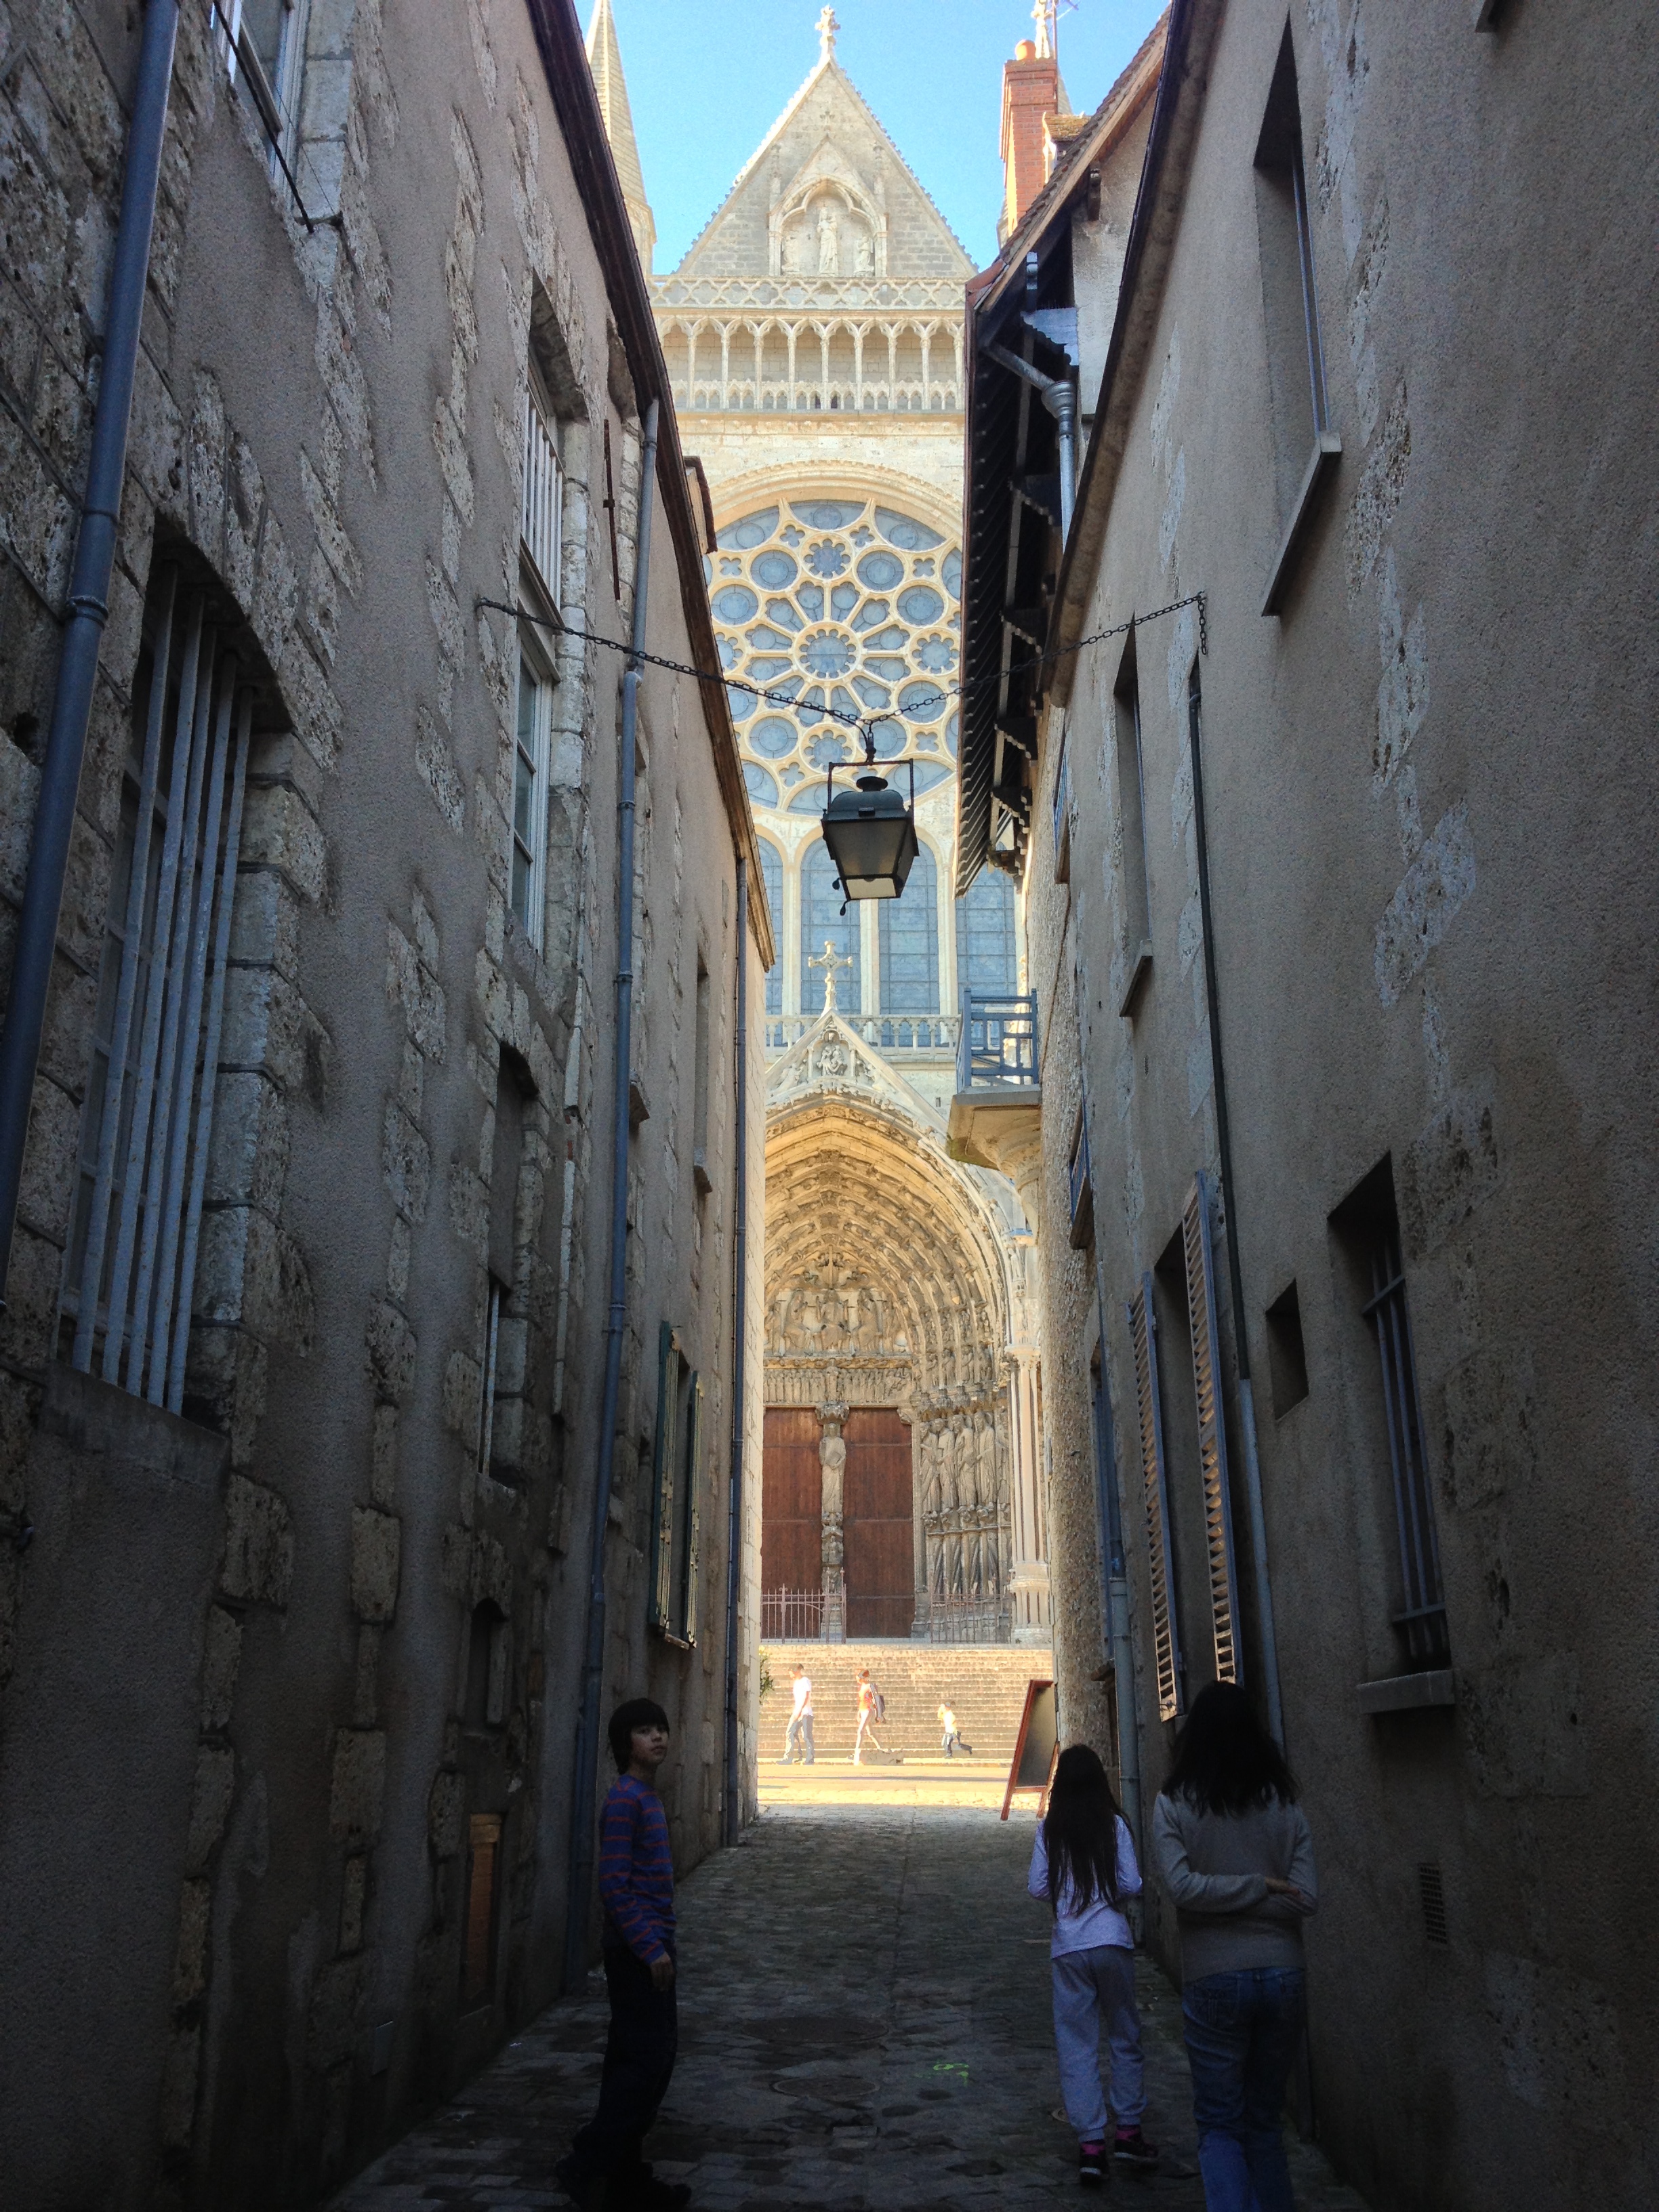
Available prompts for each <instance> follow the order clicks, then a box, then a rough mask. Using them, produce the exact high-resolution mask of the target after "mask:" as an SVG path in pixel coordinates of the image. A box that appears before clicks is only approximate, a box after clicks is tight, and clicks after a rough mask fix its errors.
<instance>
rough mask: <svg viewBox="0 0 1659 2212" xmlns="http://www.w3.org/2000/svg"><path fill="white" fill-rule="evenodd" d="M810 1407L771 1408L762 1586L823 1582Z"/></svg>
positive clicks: (764, 1455)
mask: <svg viewBox="0 0 1659 2212" xmlns="http://www.w3.org/2000/svg"><path fill="white" fill-rule="evenodd" d="M819 1433H820V1431H819V1427H818V1417H817V1413H815V1412H814V1411H813V1409H812V1407H811V1406H769V1407H767V1409H766V1427H765V1430H764V1431H763V1449H762V1452H761V1588H762V1589H763V1590H778V1589H792V1590H815V1589H819V1588H820V1587H821V1586H822V1583H823V1473H822V1468H821V1465H820V1462H819V1459H818V1436H819Z"/></svg>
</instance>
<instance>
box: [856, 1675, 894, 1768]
mask: <svg viewBox="0 0 1659 2212" xmlns="http://www.w3.org/2000/svg"><path fill="white" fill-rule="evenodd" d="M886 1717H887V1700H886V1699H885V1698H884V1697H883V1696H882V1694H881V1692H880V1691H879V1690H878V1688H877V1687H876V1686H875V1684H874V1683H873V1682H872V1680H870V1669H869V1668H867V1667H863V1668H860V1670H859V1732H858V1735H856V1736H855V1737H854V1741H853V1764H854V1766H856V1765H858V1764H859V1761H860V1753H862V1751H863V1749H864V1741H865V1738H866V1736H867V1737H868V1738H869V1739H870V1743H871V1747H872V1749H874V1750H876V1751H884V1750H885V1749H886V1746H885V1745H884V1743H883V1742H882V1741H881V1738H880V1737H879V1736H878V1735H877V1734H876V1723H878V1721H884V1720H885V1719H886Z"/></svg>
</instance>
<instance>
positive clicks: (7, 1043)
mask: <svg viewBox="0 0 1659 2212" xmlns="http://www.w3.org/2000/svg"><path fill="white" fill-rule="evenodd" d="M178 30H179V0H149V6H148V7H147V9H145V12H144V32H143V41H142V43H141V45H140V46H139V49H138V75H137V83H136V84H135V87H134V89H133V98H132V121H131V125H129V127H128V131H127V159H126V174H125V178H124V179H122V185H121V215H120V221H119V223H118V228H117V229H116V233H115V260H114V265H113V267H112V270H111V274H110V288H109V314H108V319H107V321H106V325H105V329H104V352H103V360H102V364H101V368H100V380H99V387H98V404H97V407H96V408H95V410H94V414H93V418H92V445H91V451H90V453H89V456H88V464H87V492H86V501H85V504H84V505H83V507H82V510H81V529H80V534H79V536H78V538H76V547H75V568H74V571H73V574H72V575H71V578H70V595H69V609H70V618H69V622H68V623H67V624H66V626H65V628H64V643H63V648H62V651H61V652H60V653H59V655H58V688H57V690H56V692H55V694H54V695H53V698H52V725H51V728H50V730H49V732H48V733H47V738H46V762H45V765H44V766H43V768H42V769H41V772H40V800H39V803H38V804H37V805H36V807H35V811H34V836H33V843H32V845H31V847H30V851H29V872H28V879H27V883H26V884H25V886H24V890H23V909H22V912H21V915H19V916H18V921H17V942H16V949H15V952H14V954H13V956H12V969H11V992H10V997H9V1001H8V1004H7V1007H6V1024H5V1030H4V1032H3V1034H0V1298H3V1296H4V1291H5V1286H6V1279H7V1276H8V1274H9V1271H10V1267H11V1245H12V1237H13V1233H14V1231H15V1227H16V1222H17V1198H18V1192H19V1189H20V1188H21V1183H22V1179H23V1152H24V1147H25V1146H26V1145H27V1141H28V1129H29V1109H30V1107H31V1105H32V1103H33V1097H34V1078H35V1071H36V1069H37V1067H38V1066H39V1064H40V1036H41V1031H42V1030H43V1029H44V1027H45V1024H46V998H47V994H48V993H49V992H50V990H51V987H52V958H53V955H54V953H55V951H56V950H57V945H58V914H59V910H60V909H61V908H62V906H63V903H64V874H65V872H66V871H67V869H68V866H69V852H70V837H71V836H72V834H73V831H74V828H75V802H76V794H77V793H78V792H79V790H80V787H81V763H82V757H83V756H84V754H85V751H86V743H87V724H88V720H89V719H90V716H91V714H92V695H93V686H94V683H95V681H96V679H97V675H98V653H99V648H100V646H101V644H102V642H103V635H104V624H105V623H106V620H107V619H108V616H109V580H110V571H111V569H112V568H113V566H114V563H115V541H116V532H117V529H118V523H119V518H120V511H121V486H122V482H123V479H124V478H125V474H126V461H127V430H128V426H129V424H130V422H131V416H132V387H133V381H134V379H135V377H136V375H137V368H138V340H139V335H140V331H141V329H142V326H143V314H144V287H145V285H146V283H148V282H149V247H150V234H151V232H152V231H153V229H154V228H155V193H156V187H157V185H158V183H159V181H160V178H161V146H162V141H163V138H164V137H165V135H166V131H167V91H168V88H169V86H170V84H171V82H172V80H173V44H174V40H176V38H177V36H178Z"/></svg>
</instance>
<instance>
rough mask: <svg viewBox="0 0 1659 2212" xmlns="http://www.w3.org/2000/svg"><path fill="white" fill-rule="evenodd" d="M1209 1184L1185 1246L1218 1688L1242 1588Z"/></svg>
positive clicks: (1201, 1179) (1201, 1192) (1228, 1671)
mask: <svg viewBox="0 0 1659 2212" xmlns="http://www.w3.org/2000/svg"><path fill="white" fill-rule="evenodd" d="M1211 1203H1212V1200H1211V1192H1210V1179H1209V1177H1208V1176H1206V1174H1205V1172H1204V1170H1203V1169H1202V1168H1200V1170H1199V1171H1198V1176H1197V1179H1196V1180H1195V1182H1194V1184H1193V1188H1192V1192H1191V1194H1190V1195H1189V1197H1188V1200H1187V1210H1186V1212H1185V1213H1184V1214H1183V1215H1182V1223H1181V1241H1182V1247H1183V1249H1184V1250H1185V1253H1186V1256H1187V1311H1188V1316H1189V1318H1190V1321H1191V1323H1192V1339H1193V1394H1194V1397H1195V1398H1196V1399H1197V1401H1198V1463H1199V1472H1200V1475H1201V1476H1202V1478H1203V1484H1204V1546H1205V1550H1206V1553H1207V1554H1208V1556H1209V1567H1210V1624H1211V1628H1212V1633H1213V1635H1214V1638H1215V1673H1216V1680H1218V1682H1236V1681H1237V1680H1238V1587H1237V1580H1236V1578H1235V1576H1234V1571H1233V1510H1232V1501H1231V1496H1230V1494H1229V1491H1228V1485H1227V1431H1226V1425H1225V1420H1224V1419H1223V1415H1222V1406H1221V1386H1220V1383H1219V1381H1218V1376H1217V1371H1216V1370H1217V1355H1216V1336H1215V1254H1214V1251H1213V1249H1212V1243H1211V1237H1210V1210H1211Z"/></svg>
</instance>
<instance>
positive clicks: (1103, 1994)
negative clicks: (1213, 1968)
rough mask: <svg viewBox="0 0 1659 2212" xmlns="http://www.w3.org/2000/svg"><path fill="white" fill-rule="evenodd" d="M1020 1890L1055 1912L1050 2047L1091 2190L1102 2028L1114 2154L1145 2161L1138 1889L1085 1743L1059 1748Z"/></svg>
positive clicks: (1102, 2118) (1104, 1783) (1098, 2132)
mask: <svg viewBox="0 0 1659 2212" xmlns="http://www.w3.org/2000/svg"><path fill="white" fill-rule="evenodd" d="M1026 1887H1027V1888H1028V1889H1029V1890H1030V1893H1031V1895H1032V1896H1033V1897H1037V1898H1041V1899H1042V1900H1043V1902H1044V1903H1045V1904H1046V1905H1048V1909H1049V1911H1050V1913H1051V1914H1052V1915H1053V1918H1054V1940H1053V1942H1051V1943H1050V1944H1049V1947H1048V1955H1049V1958H1050V1960H1051V1961H1052V1966H1051V1969H1050V1971H1051V1972H1052V1973H1053V1976H1054V2044H1055V2047H1056V2049H1057V2051H1058V2052H1059V2056H1060V2093H1061V2095H1062V2097H1063V2098H1064V2100H1065V2104H1066V2118H1067V2119H1068V2120H1069V2121H1070V2122H1071V2124H1072V2125H1073V2128H1074V2129H1075V2130H1077V2138H1078V2179H1079V2181H1080V2182H1082V2183H1083V2184H1084V2185H1085V2187H1089V2188H1098V2186H1099V2185H1100V2183H1101V2181H1102V2179H1103V2176H1104V2172H1105V2166H1106V2136H1107V2120H1106V2096H1105V2092H1104V2090H1103V2087H1102V2086H1101V2080H1100V2031H1101V2027H1102V2026H1103V2025H1104V2027H1105V2030H1106V2039H1107V2044H1108V2046H1109V2049H1110V2051H1111V2055H1112V2056H1111V2079H1112V2112H1113V2115H1114V2118H1115V2129H1114V2131H1113V2137H1112V2156H1113V2158H1114V2159H1115V2160H1117V2162H1118V2163H1119V2164H1120V2165H1122V2166H1156V2165H1157V2163H1158V2153H1157V2152H1156V2150H1154V2149H1153V2148H1152V2145H1151V2143H1149V2142H1147V2140H1146V2136H1144V2135H1143V2134H1142V2132H1141V2127H1140V2121H1141V2115H1142V2114H1143V2113H1144V2112H1146V2091H1145V2089H1144V2087H1142V2078H1141V2061H1140V2014H1139V2010H1138V2008H1137V2007H1136V2004H1135V1959H1134V1948H1135V1939H1134V1936H1133V1934H1132V1933H1131V1932H1130V1928H1129V1923H1128V1922H1127V1920H1126V1919H1125V1918H1124V1917H1123V1910H1122V1907H1123V1900H1124V1899H1126V1898H1129V1897H1138V1896H1139V1894H1140V1869H1139V1865H1138V1864H1137V1863H1136V1860H1135V1847H1134V1844H1133V1839H1132V1838H1131V1837H1130V1834H1129V1825H1128V1822H1127V1820H1125V1819H1124V1818H1123V1815H1122V1814H1121V1813H1120V1812H1119V1811H1118V1809H1117V1801H1116V1800H1115V1798H1114V1796H1112V1785H1111V1784H1110V1783H1109V1781H1108V1780H1107V1779H1106V1770H1105V1768H1104V1767H1103V1765H1101V1763H1100V1759H1099V1757H1098V1756H1097V1753H1094V1752H1092V1751H1091V1749H1090V1748H1089V1747H1088V1745H1087V1744H1086V1743H1074V1744H1073V1745H1071V1746H1069V1747H1068V1748H1067V1749H1066V1750H1065V1751H1062V1752H1061V1753H1060V1759H1059V1763H1058V1765H1056V1766H1055V1768H1054V1789H1053V1790H1052V1792H1051V1793H1050V1796H1049V1798H1048V1814H1047V1817H1046V1818H1045V1819H1043V1820H1039V1821H1038V1823H1037V1832H1036V1846H1035V1848H1034V1849H1033V1850H1032V1852H1031V1871H1030V1875H1029V1877H1028V1878H1027V1881H1026Z"/></svg>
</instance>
